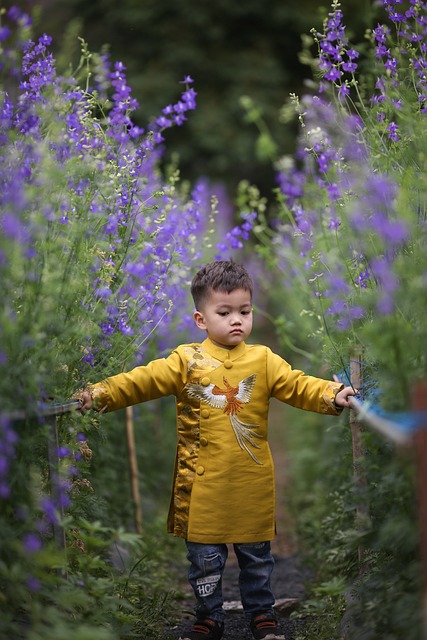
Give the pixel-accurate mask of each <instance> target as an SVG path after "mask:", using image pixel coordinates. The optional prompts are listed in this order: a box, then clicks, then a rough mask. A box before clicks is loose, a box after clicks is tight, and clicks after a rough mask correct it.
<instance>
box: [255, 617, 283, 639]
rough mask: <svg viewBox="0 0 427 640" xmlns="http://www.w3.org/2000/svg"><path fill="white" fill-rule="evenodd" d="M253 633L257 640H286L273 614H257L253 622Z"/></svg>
mask: <svg viewBox="0 0 427 640" xmlns="http://www.w3.org/2000/svg"><path fill="white" fill-rule="evenodd" d="M251 631H252V635H253V637H254V638H255V640H285V636H284V635H283V633H281V632H280V631H279V629H278V624H277V619H276V616H275V615H274V614H272V613H256V614H255V615H254V616H253V617H252V620H251Z"/></svg>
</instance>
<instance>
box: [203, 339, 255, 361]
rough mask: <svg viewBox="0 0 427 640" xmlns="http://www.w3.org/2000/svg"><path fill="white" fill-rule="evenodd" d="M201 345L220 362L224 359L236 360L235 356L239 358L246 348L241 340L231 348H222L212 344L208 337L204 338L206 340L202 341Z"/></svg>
mask: <svg viewBox="0 0 427 640" xmlns="http://www.w3.org/2000/svg"><path fill="white" fill-rule="evenodd" d="M201 346H202V348H203V349H204V350H205V351H207V352H208V353H209V354H210V355H211V356H213V357H214V358H215V359H216V360H219V361H220V362H225V360H237V358H240V356H242V355H243V354H244V353H245V350H246V343H245V342H241V343H240V344H238V345H237V346H236V347H233V349H224V348H223V347H218V346H217V345H216V344H214V343H213V342H212V340H211V339H210V338H206V340H204V341H203V342H202V344H201Z"/></svg>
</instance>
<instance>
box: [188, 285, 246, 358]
mask: <svg viewBox="0 0 427 640" xmlns="http://www.w3.org/2000/svg"><path fill="white" fill-rule="evenodd" d="M194 321H195V323H196V325H197V326H198V327H199V329H202V330H204V331H206V332H207V334H208V337H209V338H210V339H211V340H212V342H213V343H214V344H215V345H217V346H218V347H223V348H225V349H232V348H233V347H236V346H237V345H238V344H240V343H241V342H243V340H246V338H247V337H248V336H249V335H250V333H251V331H252V300H251V294H250V293H249V291H246V290H245V289H235V290H234V291H232V292H231V293H226V292H224V291H213V290H211V291H210V292H209V295H208V296H207V298H206V300H205V302H204V304H203V307H202V308H201V309H200V311H195V313H194Z"/></svg>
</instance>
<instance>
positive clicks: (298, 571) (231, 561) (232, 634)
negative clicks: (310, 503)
mask: <svg viewBox="0 0 427 640" xmlns="http://www.w3.org/2000/svg"><path fill="white" fill-rule="evenodd" d="M280 416H281V414H280V405H279V407H277V406H276V405H275V404H272V407H271V412H270V418H271V419H270V446H271V450H272V454H273V458H274V462H275V468H276V486H277V530H278V535H277V537H276V538H275V540H274V541H273V542H272V549H273V555H274V558H275V561H276V565H275V568H274V571H273V575H272V587H273V592H274V595H275V597H276V601H278V600H280V599H283V598H291V599H297V600H298V601H302V600H303V599H304V596H305V585H306V583H307V580H308V579H309V578H310V573H309V571H308V570H307V569H306V568H305V567H304V566H303V563H302V562H301V561H300V558H299V555H298V545H297V540H296V534H295V528H294V526H293V522H292V518H291V516H290V514H289V511H288V509H287V506H286V495H287V491H288V476H287V465H286V445H285V439H286V437H285V435H284V433H285V432H284V429H283V425H282V422H281V417H280ZM238 580H239V568H238V565H237V561H236V557H235V555H234V552H233V550H232V548H230V553H229V557H228V561H227V565H226V568H225V571H224V576H223V585H222V589H223V595H224V601H225V603H228V602H235V601H240V592H239V582H238ZM186 593H187V595H188V598H186V599H185V601H183V602H182V611H183V615H182V617H180V618H179V622H178V623H177V624H176V626H173V627H172V628H169V629H168V630H167V632H166V633H165V639H164V640H178V638H179V637H180V636H181V634H182V633H183V632H184V631H185V630H188V629H189V628H190V627H191V625H192V623H193V621H194V618H193V616H192V615H191V614H190V613H189V612H190V611H192V608H193V604H194V596H193V594H192V592H191V589H190V587H187V588H186ZM225 606H226V609H227V605H225ZM278 613H279V616H280V618H279V624H280V629H281V631H282V632H283V633H284V634H285V637H286V640H295V637H296V631H297V626H298V625H300V624H301V622H298V621H297V620H295V619H293V618H289V612H287V613H286V612H284V613H281V612H280V611H278ZM177 614H178V616H179V612H177ZM251 639H252V634H251V632H250V630H249V628H248V625H247V622H246V620H245V617H244V614H243V612H242V611H229V610H227V611H226V619H225V630H224V636H223V640H251Z"/></svg>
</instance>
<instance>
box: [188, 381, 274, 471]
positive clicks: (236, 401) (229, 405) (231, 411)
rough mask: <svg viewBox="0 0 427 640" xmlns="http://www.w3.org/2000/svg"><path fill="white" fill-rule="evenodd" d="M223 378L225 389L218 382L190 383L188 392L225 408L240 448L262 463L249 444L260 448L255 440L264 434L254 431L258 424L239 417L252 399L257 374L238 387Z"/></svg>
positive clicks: (192, 395)
mask: <svg viewBox="0 0 427 640" xmlns="http://www.w3.org/2000/svg"><path fill="white" fill-rule="evenodd" d="M223 380H224V385H225V389H222V388H221V387H218V386H217V385H216V384H210V385H208V386H206V387H205V386H203V385H201V384H192V383H190V384H188V385H187V393H188V395H189V396H191V397H192V398H197V399H198V400H203V401H204V402H207V403H208V404H209V405H210V406H211V407H213V408H215V409H224V413H225V414H227V415H228V416H229V417H230V423H231V426H232V427H233V431H234V434H235V436H236V439H237V442H238V444H239V446H240V448H241V449H244V450H245V451H247V452H248V453H249V455H250V456H251V458H252V459H253V460H254V461H255V462H256V463H257V464H262V462H261V461H260V460H259V459H258V458H257V457H256V455H255V454H254V453H253V451H251V450H250V448H249V446H248V445H251V446H252V447H255V448H256V449H260V446H259V444H258V443H257V442H255V438H261V437H262V436H261V435H260V434H259V433H256V432H255V431H254V429H256V427H257V426H258V425H256V424H247V423H246V422H242V421H241V420H239V418H238V417H237V414H238V413H239V411H240V409H241V407H242V405H243V404H245V403H248V402H249V401H250V399H251V394H252V389H253V387H254V384H255V380H256V375H255V374H253V375H251V376H249V377H247V378H244V380H242V381H241V382H239V384H238V385H237V387H232V386H231V384H230V383H229V382H228V380H227V378H223Z"/></svg>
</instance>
